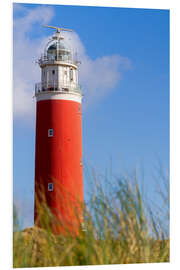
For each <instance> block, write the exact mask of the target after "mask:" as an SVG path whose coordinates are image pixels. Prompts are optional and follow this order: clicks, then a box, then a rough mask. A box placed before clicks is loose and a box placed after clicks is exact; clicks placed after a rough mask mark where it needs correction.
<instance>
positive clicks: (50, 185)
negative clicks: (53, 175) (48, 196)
mask: <svg viewBox="0 0 180 270" xmlns="http://www.w3.org/2000/svg"><path fill="white" fill-rule="evenodd" d="M48 191H53V183H48Z"/></svg>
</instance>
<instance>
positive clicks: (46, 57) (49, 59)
mask: <svg viewBox="0 0 180 270" xmlns="http://www.w3.org/2000/svg"><path fill="white" fill-rule="evenodd" d="M54 61H60V62H66V63H70V64H74V65H77V64H78V63H79V62H78V61H77V59H76V58H75V59H73V58H71V59H66V58H63V57H62V56H61V55H60V56H58V55H54V57H52V56H49V55H47V54H42V55H41V57H40V58H39V59H38V64H39V65H42V64H46V63H48V62H54Z"/></svg>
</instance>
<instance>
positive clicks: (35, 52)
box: [13, 4, 131, 122]
mask: <svg viewBox="0 0 180 270" xmlns="http://www.w3.org/2000/svg"><path fill="white" fill-rule="evenodd" d="M53 18H55V9H54V8H53V7H50V6H45V5H41V6H37V7H36V8H27V7H24V6H23V5H21V4H14V33H13V34H14V35H13V42H14V44H13V97H14V98H13V104H14V116H15V118H16V119H22V120H23V119H26V120H28V119H30V120H31V121H32V119H34V116H35V100H33V95H34V85H35V83H36V82H39V81H40V68H39V66H38V65H37V64H35V61H36V60H37V59H38V57H39V56H40V55H41V53H42V52H43V49H44V46H45V44H46V43H47V41H48V39H49V38H50V36H45V35H42V34H43V31H42V25H43V24H48V23H49V22H51V20H52V19H53ZM64 37H65V39H66V42H69V44H70V45H71V46H72V47H73V49H74V50H76V51H77V52H78V56H79V59H80V61H81V64H80V66H79V82H80V84H81V85H82V88H83V90H84V106H83V107H84V108H85V109H86V108H88V106H90V105H92V104H93V103H95V102H100V101H101V99H102V98H103V97H104V96H106V95H108V94H109V93H110V92H111V91H113V89H114V88H115V86H116V85H117V84H118V82H119V81H120V80H121V77H122V74H121V70H123V69H127V68H129V67H130V65H131V63H130V61H129V59H128V58H125V57H122V56H120V55H104V56H102V57H99V58H97V59H91V58H90V57H89V56H88V53H87V52H86V49H85V46H84V45H83V42H82V41H81V39H80V37H79V36H78V34H77V33H75V32H74V33H66V32H64ZM27 122H28V121H27Z"/></svg>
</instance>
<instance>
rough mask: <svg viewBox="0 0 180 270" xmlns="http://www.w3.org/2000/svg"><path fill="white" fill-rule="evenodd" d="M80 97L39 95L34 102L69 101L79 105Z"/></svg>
mask: <svg viewBox="0 0 180 270" xmlns="http://www.w3.org/2000/svg"><path fill="white" fill-rule="evenodd" d="M81 99H82V96H81V95H80V94H70V93H67V94H64V93H63V94H56V93H43V94H42V93H41V94H39V95H37V96H36V100H37V102H38V101H41V100H71V101H75V102H78V103H81Z"/></svg>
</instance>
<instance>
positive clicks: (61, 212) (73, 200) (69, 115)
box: [34, 27, 83, 233]
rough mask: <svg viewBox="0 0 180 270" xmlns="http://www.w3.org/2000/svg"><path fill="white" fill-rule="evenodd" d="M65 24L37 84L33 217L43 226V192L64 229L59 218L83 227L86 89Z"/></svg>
mask: <svg viewBox="0 0 180 270" xmlns="http://www.w3.org/2000/svg"><path fill="white" fill-rule="evenodd" d="M52 28H54V27H52ZM65 30H68V29H63V28H56V33H55V34H54V35H53V36H52V39H51V40H50V42H48V44H47V45H46V47H45V52H44V54H43V55H42V56H41V57H40V59H39V60H38V63H39V66H40V68H41V83H38V84H36V89H35V96H36V101H37V103H36V149H35V150H36V153H35V209H34V210H35V211H34V221H35V224H36V225H37V226H41V227H43V224H41V223H40V219H39V216H40V212H39V211H40V210H39V205H41V200H42V198H44V199H45V201H46V203H47V206H48V208H49V209H50V210H51V212H52V213H53V215H54V216H55V217H56V220H57V221H58V223H56V222H54V221H53V220H52V223H51V226H52V230H53V231H54V232H55V233H60V232H62V231H64V229H63V226H62V225H61V223H63V224H64V225H65V227H67V228H68V229H69V230H71V231H72V232H74V231H77V230H78V229H79V226H80V223H81V221H82V210H81V207H80V204H81V203H83V167H82V166H83V165H82V127H81V99H82V93H81V90H80V87H79V85H78V61H77V59H76V58H75V55H74V54H73V52H72V50H71V49H70V48H69V47H68V46H67V45H66V43H65V41H64V38H63V37H62V35H61V33H62V31H65ZM68 31H70V30H68ZM42 195H43V196H42ZM55 224H56V225H55ZM57 224H58V225H57Z"/></svg>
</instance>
